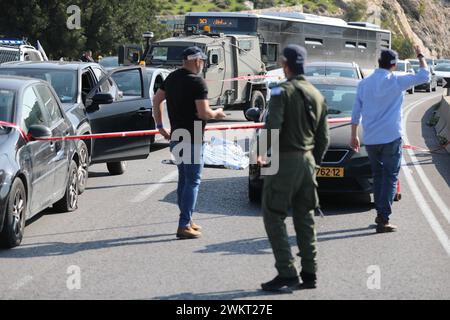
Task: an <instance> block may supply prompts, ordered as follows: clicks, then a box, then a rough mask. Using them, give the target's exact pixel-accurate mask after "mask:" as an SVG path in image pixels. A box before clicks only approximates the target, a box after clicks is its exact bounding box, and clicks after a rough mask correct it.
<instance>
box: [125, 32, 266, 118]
mask: <svg viewBox="0 0 450 320" xmlns="http://www.w3.org/2000/svg"><path fill="white" fill-rule="evenodd" d="M205 29H206V30H201V31H196V30H190V32H189V34H187V33H183V34H180V35H177V36H174V37H171V38H168V39H164V40H160V41H156V42H153V43H151V45H150V46H149V47H148V48H147V49H146V50H145V52H144V53H142V59H143V60H145V64H146V65H147V66H149V67H155V68H165V69H169V70H174V69H176V68H178V67H180V66H181V65H182V52H183V50H184V49H186V48H187V47H190V46H197V47H199V48H201V49H202V50H203V51H204V52H205V54H206V55H207V56H208V60H207V61H206V62H205V67H204V69H203V71H202V76H203V77H204V79H205V81H206V83H207V85H208V90H209V95H208V98H209V103H210V105H211V107H212V108H218V107H224V108H225V109H243V110H244V114H245V111H246V110H247V109H249V108H252V107H256V108H259V109H261V110H263V109H264V108H265V107H266V97H267V84H266V81H265V79H264V76H265V75H266V66H265V63H264V62H263V59H262V57H261V53H262V52H264V51H263V50H262V49H261V45H260V41H259V38H258V37H257V36H253V35H232V34H226V35H225V34H223V33H218V34H214V33H210V32H208V30H207V28H205ZM134 48H135V47H134ZM133 50H134V52H135V54H134V59H129V60H132V62H135V61H136V51H135V50H136V49H133V48H132V47H131V46H130V48H129V49H128V48H124V49H123V50H120V51H119V61H121V58H122V59H123V60H122V61H126V60H127V58H126V57H127V56H133V54H131V52H133ZM121 54H123V57H120V55H121Z"/></svg>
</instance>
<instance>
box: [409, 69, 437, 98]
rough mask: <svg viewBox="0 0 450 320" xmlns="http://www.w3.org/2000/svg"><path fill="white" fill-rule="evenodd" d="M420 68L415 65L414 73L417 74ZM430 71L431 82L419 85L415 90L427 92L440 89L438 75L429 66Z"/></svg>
mask: <svg viewBox="0 0 450 320" xmlns="http://www.w3.org/2000/svg"><path fill="white" fill-rule="evenodd" d="M419 68H420V67H419V66H418V65H413V69H414V71H415V72H416V73H417V72H419ZM428 70H429V71H430V79H431V80H430V82H425V83H422V84H419V85H417V86H415V87H414V90H416V91H417V90H424V91H426V92H431V91H436V90H437V87H438V82H437V77H436V73H435V72H434V67H432V66H428Z"/></svg>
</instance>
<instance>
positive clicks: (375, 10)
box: [343, 0, 450, 58]
mask: <svg viewBox="0 0 450 320" xmlns="http://www.w3.org/2000/svg"><path fill="white" fill-rule="evenodd" d="M358 1H360V0H352V1H350V0H348V1H345V2H344V1H343V4H344V6H343V7H344V8H345V6H347V8H348V6H349V5H352V4H354V3H355V2H358ZM366 3H367V9H366V12H365V14H364V18H363V20H367V21H369V22H374V23H376V24H379V25H381V26H382V27H384V28H387V29H390V30H391V31H392V32H393V35H394V37H393V45H394V47H395V48H396V49H397V50H399V51H403V52H402V53H403V54H404V55H407V52H408V50H410V49H409V48H408V46H409V45H410V44H411V43H417V44H419V45H420V46H422V48H423V50H424V51H425V52H426V53H427V54H428V55H431V56H434V57H437V58H440V57H450V45H449V39H450V1H449V0H367V1H366Z"/></svg>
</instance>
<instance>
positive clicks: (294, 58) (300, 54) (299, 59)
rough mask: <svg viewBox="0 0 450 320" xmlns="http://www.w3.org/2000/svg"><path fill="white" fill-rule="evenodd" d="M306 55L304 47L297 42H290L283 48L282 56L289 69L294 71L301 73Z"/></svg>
mask: <svg viewBox="0 0 450 320" xmlns="http://www.w3.org/2000/svg"><path fill="white" fill-rule="evenodd" d="M306 56H307V52H306V49H305V48H303V47H302V46H299V45H297V44H290V45H288V46H287V47H286V48H284V50H283V58H284V60H285V61H286V63H287V65H288V67H289V69H291V70H292V71H294V72H296V73H303V65H304V63H305V60H306Z"/></svg>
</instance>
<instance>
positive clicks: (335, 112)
mask: <svg viewBox="0 0 450 320" xmlns="http://www.w3.org/2000/svg"><path fill="white" fill-rule="evenodd" d="M314 86H315V87H316V88H317V89H318V90H319V91H320V93H322V95H323V96H324V98H325V100H326V103H327V106H328V117H330V118H336V117H350V116H351V115H352V108H353V102H354V101H355V98H356V87H355V86H343V85H331V84H314Z"/></svg>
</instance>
